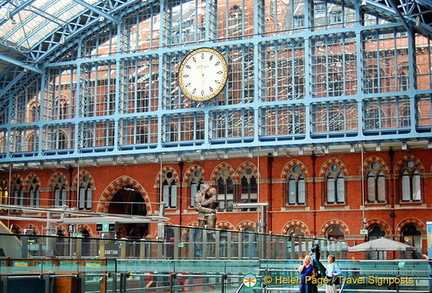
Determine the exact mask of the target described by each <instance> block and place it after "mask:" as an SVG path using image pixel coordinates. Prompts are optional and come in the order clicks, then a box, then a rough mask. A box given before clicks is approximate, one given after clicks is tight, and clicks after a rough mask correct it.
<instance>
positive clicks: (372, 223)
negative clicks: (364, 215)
mask: <svg viewBox="0 0 432 293" xmlns="http://www.w3.org/2000/svg"><path fill="white" fill-rule="evenodd" d="M375 225H379V226H381V227H382V228H383V229H384V232H385V234H386V235H391V234H392V232H391V229H390V225H389V224H387V222H386V221H384V220H381V219H370V220H369V221H367V223H366V229H368V228H370V227H372V226H375Z"/></svg>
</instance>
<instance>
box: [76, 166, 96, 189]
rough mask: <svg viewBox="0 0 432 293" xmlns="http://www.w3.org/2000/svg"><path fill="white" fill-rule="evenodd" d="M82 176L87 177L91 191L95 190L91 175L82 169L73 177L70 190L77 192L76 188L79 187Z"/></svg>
mask: <svg viewBox="0 0 432 293" xmlns="http://www.w3.org/2000/svg"><path fill="white" fill-rule="evenodd" d="M84 176H88V178H89V181H90V186H91V189H93V190H95V189H96V183H95V181H94V178H93V176H92V174H91V173H90V172H89V171H88V170H86V169H82V170H80V172H79V174H76V175H75V177H74V179H73V184H72V190H77V186H78V185H79V182H80V181H81V179H82V178H83V177H84Z"/></svg>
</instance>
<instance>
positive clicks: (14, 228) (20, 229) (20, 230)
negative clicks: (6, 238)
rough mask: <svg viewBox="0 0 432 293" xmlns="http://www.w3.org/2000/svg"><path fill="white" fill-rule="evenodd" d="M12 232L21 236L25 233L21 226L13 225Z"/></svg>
mask: <svg viewBox="0 0 432 293" xmlns="http://www.w3.org/2000/svg"><path fill="white" fill-rule="evenodd" d="M10 230H11V231H12V232H15V231H18V232H19V233H20V234H22V233H24V231H23V228H22V227H21V225H19V224H16V223H14V224H12V228H11V229H10Z"/></svg>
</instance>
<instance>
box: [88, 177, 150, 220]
mask: <svg viewBox="0 0 432 293" xmlns="http://www.w3.org/2000/svg"><path fill="white" fill-rule="evenodd" d="M125 186H130V187H131V188H134V189H135V190H136V191H137V192H139V193H140V194H141V196H142V197H143V199H144V202H145V204H146V209H147V214H148V215H151V214H152V207H151V204H150V203H151V200H150V197H149V196H148V194H147V192H146V190H145V189H144V187H143V186H142V185H141V184H140V183H139V182H138V181H137V180H135V179H133V178H132V177H129V176H126V175H123V176H120V177H118V178H116V179H114V180H113V181H111V183H110V184H108V185H107V186H106V187H105V189H104V191H103V192H102V194H101V196H100V198H99V202H98V204H97V208H96V212H99V213H107V212H108V208H109V205H110V202H111V200H112V198H113V197H114V195H115V194H116V193H117V192H118V191H119V190H120V189H122V188H123V187H125Z"/></svg>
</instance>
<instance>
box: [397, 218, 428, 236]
mask: <svg viewBox="0 0 432 293" xmlns="http://www.w3.org/2000/svg"><path fill="white" fill-rule="evenodd" d="M408 224H413V225H415V226H416V227H417V229H419V230H420V232H421V233H422V235H424V234H426V225H425V224H424V223H423V222H422V221H420V220H419V219H415V218H409V219H405V220H403V221H401V222H399V224H397V226H396V235H397V236H402V229H403V227H405V226H406V225H408Z"/></svg>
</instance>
